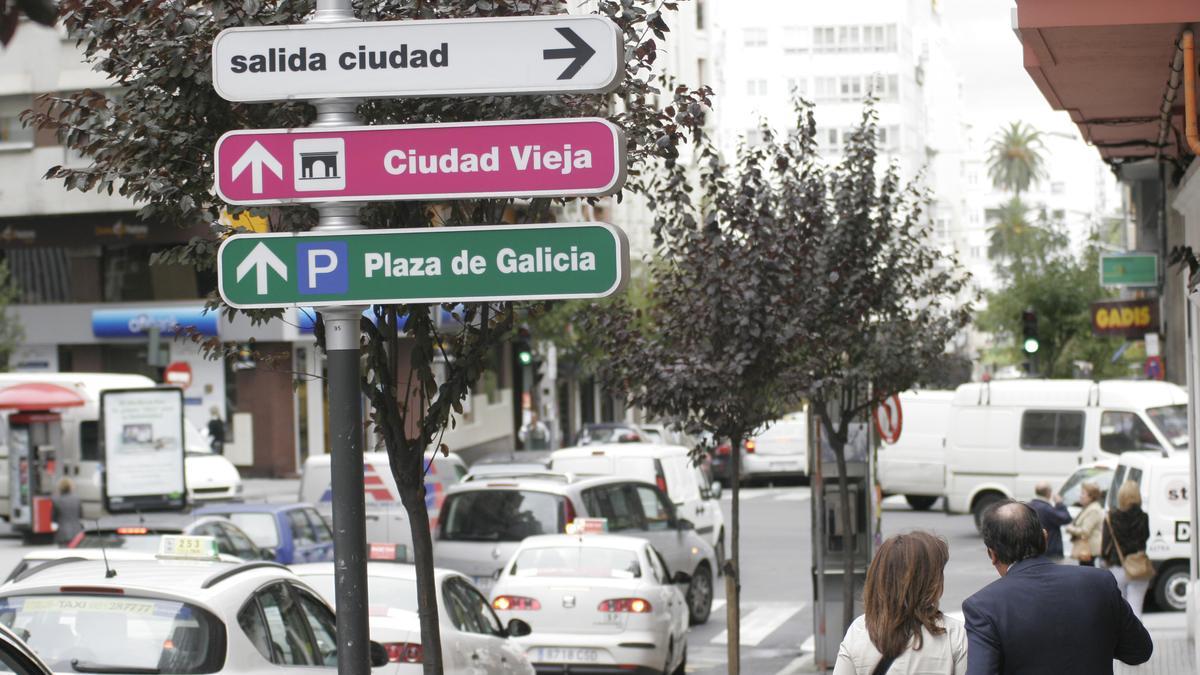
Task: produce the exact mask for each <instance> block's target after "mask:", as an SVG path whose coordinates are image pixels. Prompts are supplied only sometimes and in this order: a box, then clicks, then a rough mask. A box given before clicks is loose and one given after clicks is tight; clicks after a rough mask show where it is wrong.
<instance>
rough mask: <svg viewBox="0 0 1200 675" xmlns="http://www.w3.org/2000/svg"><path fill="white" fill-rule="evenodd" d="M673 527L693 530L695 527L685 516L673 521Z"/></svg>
mask: <svg viewBox="0 0 1200 675" xmlns="http://www.w3.org/2000/svg"><path fill="white" fill-rule="evenodd" d="M675 527H676V528H678V529H680V530H694V529H696V524H695V523H693V522H692V521H690V520H688V519H687V518H680V519H679V520H677V521H675Z"/></svg>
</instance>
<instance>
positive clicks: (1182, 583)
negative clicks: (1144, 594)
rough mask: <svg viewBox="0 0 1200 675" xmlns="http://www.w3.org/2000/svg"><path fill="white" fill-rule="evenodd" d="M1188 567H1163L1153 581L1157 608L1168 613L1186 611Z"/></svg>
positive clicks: (1180, 565)
mask: <svg viewBox="0 0 1200 675" xmlns="http://www.w3.org/2000/svg"><path fill="white" fill-rule="evenodd" d="M1188 576H1189V575H1188V566H1187V564H1186V563H1184V564H1179V563H1174V564H1171V565H1165V566H1163V568H1162V569H1160V570H1159V571H1158V576H1157V577H1156V578H1155V580H1154V601H1155V602H1156V603H1158V608H1159V609H1163V610H1167V611H1169V612H1182V611H1184V610H1186V609H1187V595H1188Z"/></svg>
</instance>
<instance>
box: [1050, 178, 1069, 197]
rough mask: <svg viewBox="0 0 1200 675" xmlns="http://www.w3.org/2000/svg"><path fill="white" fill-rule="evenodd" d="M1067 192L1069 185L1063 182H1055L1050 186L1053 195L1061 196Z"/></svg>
mask: <svg viewBox="0 0 1200 675" xmlns="http://www.w3.org/2000/svg"><path fill="white" fill-rule="evenodd" d="M1066 191H1067V184H1066V183H1063V182H1062V181H1054V182H1053V183H1051V184H1050V192H1051V193H1052V194H1056V195H1061V194H1062V193H1064V192H1066Z"/></svg>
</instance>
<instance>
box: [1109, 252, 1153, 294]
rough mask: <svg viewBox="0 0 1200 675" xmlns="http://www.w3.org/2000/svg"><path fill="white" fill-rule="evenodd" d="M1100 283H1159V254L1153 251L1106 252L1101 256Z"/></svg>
mask: <svg viewBox="0 0 1200 675" xmlns="http://www.w3.org/2000/svg"><path fill="white" fill-rule="evenodd" d="M1100 285H1101V286H1115V287H1126V288H1128V287H1139V286H1157V285H1158V256H1157V255H1155V254H1153V253H1105V254H1102V255H1101V256H1100Z"/></svg>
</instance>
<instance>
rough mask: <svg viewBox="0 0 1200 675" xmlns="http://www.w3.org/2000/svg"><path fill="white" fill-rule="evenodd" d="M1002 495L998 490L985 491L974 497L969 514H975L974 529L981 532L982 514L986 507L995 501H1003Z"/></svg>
mask: <svg viewBox="0 0 1200 675" xmlns="http://www.w3.org/2000/svg"><path fill="white" fill-rule="evenodd" d="M1003 499H1004V496H1003V495H1001V494H1000V493H998V492H985V493H984V494H982V495H980V496H978V497H976V498H975V505H974V506H972V507H971V514H972V515H974V516H975V529H976V530H978V531H979V532H983V514H984V512H985V511H987V510H988V507H989V506H991V505H992V504H995V503H996V502H999V501H1003Z"/></svg>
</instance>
